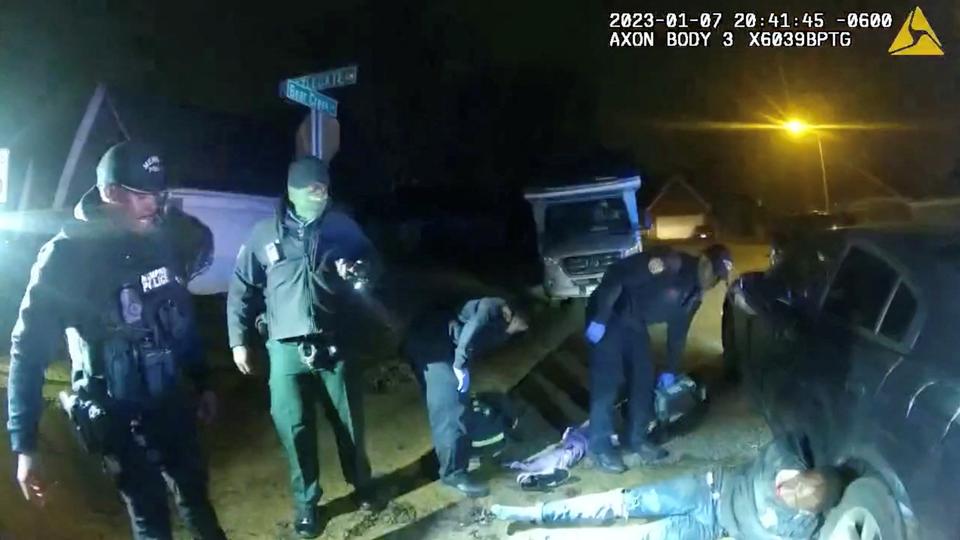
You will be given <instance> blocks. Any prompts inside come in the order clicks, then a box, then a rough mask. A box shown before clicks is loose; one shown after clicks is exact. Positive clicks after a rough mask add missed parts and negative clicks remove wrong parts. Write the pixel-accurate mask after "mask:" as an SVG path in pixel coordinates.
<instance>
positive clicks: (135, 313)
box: [120, 287, 143, 324]
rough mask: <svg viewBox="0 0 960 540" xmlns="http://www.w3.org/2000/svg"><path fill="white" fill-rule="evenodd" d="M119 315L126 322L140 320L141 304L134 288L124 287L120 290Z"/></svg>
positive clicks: (141, 315) (141, 313) (130, 322)
mask: <svg viewBox="0 0 960 540" xmlns="http://www.w3.org/2000/svg"><path fill="white" fill-rule="evenodd" d="M120 315H121V317H123V322H125V323H127V324H133V323H136V322H140V319H141V318H142V317H143V304H142V303H141V302H140V295H139V294H138V293H137V291H136V289H134V288H132V287H124V288H123V289H121V290H120Z"/></svg>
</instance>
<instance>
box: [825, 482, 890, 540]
mask: <svg viewBox="0 0 960 540" xmlns="http://www.w3.org/2000/svg"><path fill="white" fill-rule="evenodd" d="M903 538H904V535H903V519H902V518H901V517H900V510H899V509H898V508H897V502H896V501H895V500H894V498H893V496H892V495H891V494H890V490H888V489H887V487H886V486H885V485H883V482H880V481H879V480H877V479H875V478H860V479H857V480H854V481H853V483H851V484H850V485H849V486H847V489H846V490H844V492H843V498H842V499H840V503H839V504H837V506H836V507H834V508H833V509H832V510H830V513H829V514H828V515H827V520H826V522H825V523H824V524H823V528H822V529H821V530H820V540H903Z"/></svg>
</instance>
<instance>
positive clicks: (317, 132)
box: [310, 109, 327, 159]
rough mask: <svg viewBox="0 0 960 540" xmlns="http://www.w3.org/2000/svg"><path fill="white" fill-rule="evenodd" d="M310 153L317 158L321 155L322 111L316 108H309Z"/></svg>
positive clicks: (322, 157)
mask: <svg viewBox="0 0 960 540" xmlns="http://www.w3.org/2000/svg"><path fill="white" fill-rule="evenodd" d="M310 153H311V154H313V155H314V156H317V158H319V159H324V158H325V157H327V156H324V155H323V113H322V112H320V111H318V110H317V109H310Z"/></svg>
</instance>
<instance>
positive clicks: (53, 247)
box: [37, 229, 89, 266]
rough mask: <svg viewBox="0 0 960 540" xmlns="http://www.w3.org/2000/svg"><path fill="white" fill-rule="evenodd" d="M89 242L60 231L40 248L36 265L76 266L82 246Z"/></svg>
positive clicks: (82, 252) (82, 249)
mask: <svg viewBox="0 0 960 540" xmlns="http://www.w3.org/2000/svg"><path fill="white" fill-rule="evenodd" d="M88 243H89V242H86V241H85V238H84V237H83V236H79V235H73V236H71V235H70V234H69V233H68V231H67V230H65V229H64V230H61V231H60V232H59V233H57V234H56V235H55V236H54V237H53V238H51V239H49V240H47V241H46V242H44V243H43V245H42V246H40V249H39V251H38V252H37V263H38V264H40V265H42V266H49V265H64V264H69V265H71V266H73V265H75V264H78V263H79V261H78V260H77V258H78V257H79V256H81V255H83V254H84V252H85V249H84V246H85V245H86V244H88Z"/></svg>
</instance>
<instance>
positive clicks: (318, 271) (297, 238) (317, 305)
mask: <svg viewBox="0 0 960 540" xmlns="http://www.w3.org/2000/svg"><path fill="white" fill-rule="evenodd" d="M341 258H342V259H345V260H346V261H358V260H363V261H366V262H367V263H368V265H369V268H370V269H371V273H372V274H373V276H372V277H373V280H372V281H373V282H375V281H376V276H377V275H378V274H379V271H380V270H379V269H380V262H379V257H378V255H377V252H376V250H375V249H374V247H373V244H372V243H371V242H370V240H369V239H368V238H367V237H366V235H364V234H363V231H362V230H361V229H360V226H359V225H357V223H356V222H355V221H354V220H353V218H351V217H350V216H348V215H347V214H346V213H344V212H342V211H340V210H339V209H337V208H328V209H327V210H326V211H325V212H324V213H323V214H322V215H321V216H320V217H319V218H317V219H315V220H313V221H312V222H310V223H303V222H301V221H300V220H299V219H298V218H297V217H296V216H295V214H294V213H293V212H292V210H291V209H289V208H288V204H287V203H286V202H284V203H283V204H281V205H280V209H279V210H278V213H277V216H276V217H275V218H272V219H266V220H263V221H261V222H259V223H257V224H256V225H255V226H254V228H253V232H252V233H251V234H250V238H249V239H248V240H247V241H246V243H245V244H244V245H243V247H241V248H240V253H239V255H238V256H237V265H236V269H235V271H234V275H233V279H232V281H231V283H230V290H229V292H228V295H227V332H228V335H229V339H230V346H231V347H236V346H239V345H248V344H249V343H250V338H251V332H254V331H255V322H256V318H257V316H258V315H260V314H261V313H263V314H265V316H266V323H267V328H268V332H269V338H270V339H275V340H282V339H290V338H298V337H303V336H308V335H311V334H317V333H320V332H323V331H334V332H335V331H337V330H338V325H340V323H343V322H344V321H343V320H342V315H343V313H341V314H340V318H338V312H340V311H343V310H342V308H343V306H344V305H345V304H346V303H348V302H350V301H351V297H355V296H356V294H354V293H353V291H352V290H351V287H350V285H349V284H348V283H346V282H345V281H344V280H343V279H341V278H340V276H339V275H338V274H337V272H336V268H335V265H334V262H335V261H336V260H337V259H341Z"/></svg>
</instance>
